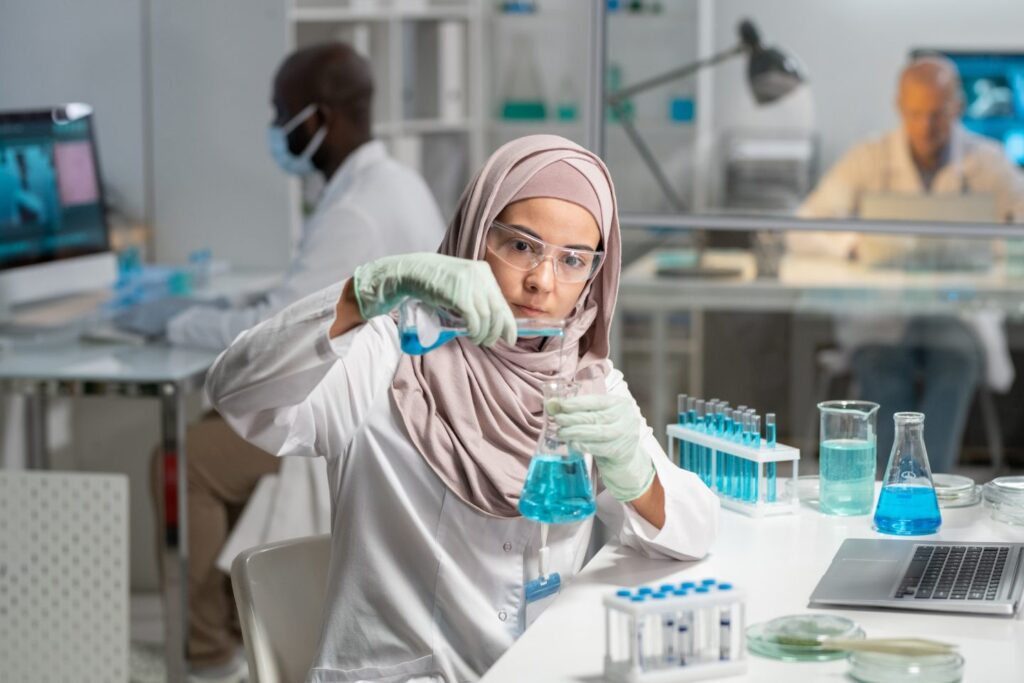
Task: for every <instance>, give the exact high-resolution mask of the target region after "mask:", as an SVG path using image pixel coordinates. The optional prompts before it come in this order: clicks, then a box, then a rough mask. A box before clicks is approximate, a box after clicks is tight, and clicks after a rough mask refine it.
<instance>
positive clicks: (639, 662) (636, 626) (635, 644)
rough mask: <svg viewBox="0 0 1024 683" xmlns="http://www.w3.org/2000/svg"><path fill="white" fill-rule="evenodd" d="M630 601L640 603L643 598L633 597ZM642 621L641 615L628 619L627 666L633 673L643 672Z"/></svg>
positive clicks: (639, 596)
mask: <svg viewBox="0 0 1024 683" xmlns="http://www.w3.org/2000/svg"><path fill="white" fill-rule="evenodd" d="M630 601H631V602H635V603H636V602H639V603H642V602H643V601H644V596H642V595H635V596H633V597H632V598H630ZM644 619H645V615H643V614H638V615H632V616H630V617H629V630H630V636H631V637H630V639H629V666H630V668H631V669H633V670H634V671H643V670H644Z"/></svg>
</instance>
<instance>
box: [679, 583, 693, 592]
mask: <svg viewBox="0 0 1024 683" xmlns="http://www.w3.org/2000/svg"><path fill="white" fill-rule="evenodd" d="M679 587H680V588H682V589H683V590H688V589H690V588H696V587H697V584H695V583H694V582H693V581H683V582H682V583H681V584H679Z"/></svg>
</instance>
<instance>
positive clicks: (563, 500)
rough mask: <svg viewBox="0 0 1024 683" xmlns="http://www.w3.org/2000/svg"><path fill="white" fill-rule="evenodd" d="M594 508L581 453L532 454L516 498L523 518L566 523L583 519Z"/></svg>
mask: <svg viewBox="0 0 1024 683" xmlns="http://www.w3.org/2000/svg"><path fill="white" fill-rule="evenodd" d="M595 510H596V506H595V504H594V493H593V490H592V489H591V486H590V477H589V476H588V475H587V464H586V462H585V461H584V460H583V456H582V455H581V454H580V453H578V452H572V453H570V454H569V455H568V456H566V457H563V456H561V455H548V454H542V453H538V454H536V455H534V456H533V458H532V459H531V460H530V469H529V471H528V472H527V473H526V483H525V484H524V485H523V493H522V496H521V497H520V499H519V511H520V512H521V513H523V516H524V517H527V518H528V519H532V520H534V521H537V522H543V523H545V524H566V523H569V522H578V521H580V520H583V519H586V518H587V517H590V516H591V515H592V514H594V511H595Z"/></svg>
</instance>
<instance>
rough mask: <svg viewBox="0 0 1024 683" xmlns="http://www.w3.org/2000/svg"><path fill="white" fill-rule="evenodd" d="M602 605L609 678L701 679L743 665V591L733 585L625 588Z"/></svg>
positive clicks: (632, 682) (627, 682) (707, 582)
mask: <svg viewBox="0 0 1024 683" xmlns="http://www.w3.org/2000/svg"><path fill="white" fill-rule="evenodd" d="M604 608H605V655H604V678H605V680H607V681H615V682H616V683H648V682H650V683H658V682H659V681H666V682H667V681H700V680H705V679H709V678H724V677H726V676H736V675H740V674H743V673H745V672H746V670H747V660H746V651H747V648H746V635H745V633H746V628H745V627H746V624H745V619H746V614H745V612H746V595H745V593H744V592H743V591H742V590H740V589H738V588H736V587H735V586H733V585H732V584H729V583H720V582H718V581H715V580H714V579H704V580H703V581H697V582H691V581H686V582H683V583H677V584H662V585H661V586H640V587H638V588H632V589H628V588H623V589H621V590H618V591H616V592H615V593H614V594H613V595H608V596H606V597H605V598H604Z"/></svg>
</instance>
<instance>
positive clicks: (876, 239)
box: [858, 192, 997, 271]
mask: <svg viewBox="0 0 1024 683" xmlns="http://www.w3.org/2000/svg"><path fill="white" fill-rule="evenodd" d="M859 214H860V218H861V219H864V220H887V221H915V222H921V223H949V222H955V223H994V222H996V220H997V216H996V202H995V197H994V196H993V195H991V194H984V193H974V194H895V193H872V192H869V193H866V194H865V195H864V196H863V197H862V198H861V200H860V210H859ZM858 258H859V259H860V260H861V261H862V262H863V263H865V264H867V265H869V266H872V267H874V268H897V269H902V270H908V269H909V270H929V271H949V270H954V271H959V270H968V271H977V270H987V269H989V268H990V267H991V266H992V262H993V260H994V254H993V243H992V240H989V239H965V238H958V237H924V236H909V235H906V236H904V235H875V234H866V235H864V237H863V238H862V239H861V244H860V246H859V247H858Z"/></svg>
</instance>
